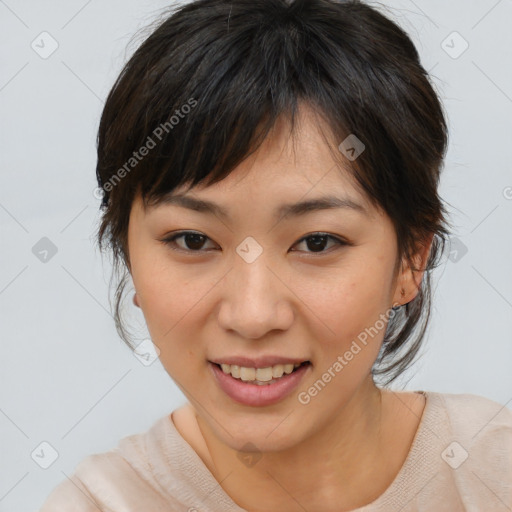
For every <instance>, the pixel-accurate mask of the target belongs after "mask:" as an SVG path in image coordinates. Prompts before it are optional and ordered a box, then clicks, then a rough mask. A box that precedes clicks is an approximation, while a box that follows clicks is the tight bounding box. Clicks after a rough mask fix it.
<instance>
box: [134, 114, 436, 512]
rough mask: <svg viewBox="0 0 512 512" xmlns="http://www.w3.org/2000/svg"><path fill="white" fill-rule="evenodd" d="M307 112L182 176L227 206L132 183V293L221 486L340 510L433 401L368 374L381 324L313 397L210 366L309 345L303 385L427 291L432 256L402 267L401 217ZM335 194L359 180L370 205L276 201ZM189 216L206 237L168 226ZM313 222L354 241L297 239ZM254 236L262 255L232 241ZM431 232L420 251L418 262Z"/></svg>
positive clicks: (374, 476)
mask: <svg viewBox="0 0 512 512" xmlns="http://www.w3.org/2000/svg"><path fill="white" fill-rule="evenodd" d="M300 113H301V116H300V129H299V132H298V136H297V139H296V143H295V145H294V148H295V152H294V150H293V144H292V139H290V137H289V130H288V126H287V123H286V121H285V120H284V119H283V120H282V121H280V122H279V123H277V124H276V125H275V127H274V130H273V132H272V133H271V135H270V136H269V137H267V139H266V140H265V142H264V143H263V145H262V146H261V147H260V148H259V149H258V151H257V152H256V153H254V154H253V155H251V156H250V157H248V158H247V159H246V160H245V161H244V162H242V163H241V164H240V165H239V166H238V167H237V168H236V169H235V170H234V171H233V172H232V173H231V174H230V175H229V176H228V177H227V178H226V179H225V180H223V181H221V182H219V183H216V184H215V185H212V186H210V187H202V186H200V187H196V188H195V189H193V190H192V191H190V192H187V194H189V195H193V196H194V197H196V198H201V199H208V200H211V201H214V202H216V203H218V204H220V205H221V206H223V207H225V208H226V209H227V210H228V211H229V214H230V217H229V218H228V219H223V218H221V217H219V216H217V215H212V214H207V213H203V212H196V211H192V210H188V209H185V208H183V207H180V206H177V205H168V204H165V205H160V206H158V207H156V208H150V209H148V210H147V211H144V210H143V208H142V202H141V200H140V197H137V198H136V200H135V201H134V203H133V206H132V211H131V215H130V221H129V233H128V249H129V255H130V257H129V258H130V261H129V263H130V265H129V268H130V271H131V274H132V278H133V282H134V286H135V289H136V291H137V295H136V300H135V303H136V304H137V305H138V306H139V307H140V308H141V309H142V311H143V314H144V317H145V320H146V323H147V326H148V330H149V332H150V335H151V338H152V340H153V342H154V343H155V345H156V346H157V347H158V348H159V350H160V360H161V362H162V364H163V366H164V367H165V369H166V371H167V372H168V373H169V375H170V376H171V377H172V378H173V379H174V381H175V382H176V384H177V385H178V386H179V387H180V389H181V390H182V391H183V393H184V394H185V396H186V397H187V399H188V400H189V403H190V404H189V405H186V406H184V407H181V408H180V409H178V410H177V411H175V412H174V413H173V415H172V416H171V418H172V419H173V421H174V423H175V425H176V428H177V429H178V431H179V432H180V433H181V434H182V436H183V437H184V438H185V439H186V440H187V441H188V442H189V443H190V444H191V446H192V447H193V448H194V449H195V450H196V452H197V453H198V454H199V456H200V457H201V458H202V460H203V462H204V463H205V465H206V466H207V467H208V469H209V470H210V471H211V472H212V473H213V475H214V476H215V478H216V479H217V480H218V481H219V482H221V483H220V485H221V486H222V487H223V488H224V489H225V491H226V492H227V493H228V494H229V495H230V496H231V497H232V498H233V500H234V501H235V502H236V503H238V504H239V505H240V506H241V507H243V508H245V509H247V510H251V511H266V512H272V511H282V510H287V511H290V512H294V511H301V512H302V511H303V510H304V509H306V510H315V511H317V512H328V511H335V510H336V511H337V512H340V511H343V510H351V509H353V508H356V507H360V506H363V505H365V504H367V503H370V502H371V501H373V500H375V499H376V498H377V497H378V496H379V495H380V494H382V492H384V491H385V489H386V488H387V487H388V486H389V485H390V484H391V482H392V481H393V479H394V478H395V477H396V474H397V473H398V471H399V469H400V467H401V466H402V464H403V462H404V460H405V458H406V456H407V453H408V451H409V449H410V445H411V443H412V440H413V438H414V435H415V433H416V431H417V428H418V425H419V422H420V418H421V414H422V412H423V408H424V397H423V396H422V395H420V394H415V393H405V392H400V393H395V392H392V391H386V390H381V389H379V388H378V387H376V386H375V384H374V382H373V379H372V377H371V374H370V370H371V367H372V364H373V363H374V361H375V359H376V357H377V355H378V352H379V348H380V346H381V342H382V339H383V337H384V334H385V328H383V329H381V330H380V331H379V333H378V334H377V335H375V336H373V337H370V338H369V342H368V343H367V345H366V346H364V348H363V349H362V350H361V351H360V352H359V353H358V354H357V355H355V356H354V358H353V359H352V360H351V361H350V362H349V364H347V365H346V366H345V367H344V368H343V370H342V371H341V372H339V373H337V374H336V377H335V378H333V379H332V380H331V382H329V383H328V384H327V385H326V386H325V388H324V389H323V390H321V392H319V393H318V395H317V396H315V397H314V398H312V399H311V401H310V402H309V403H308V404H306V405H304V404H301V403H300V402H299V401H298V399H297V393H296V392H294V393H292V394H291V395H289V396H288V397H286V398H285V399H284V400H282V401H281V402H279V403H277V404H274V405H271V406H266V407H250V406H245V405H241V404H238V403H236V402H234V401H233V400H231V398H229V397H228V396H227V395H225V394H224V393H223V391H222V390H221V389H220V388H219V387H218V385H217V384H216V382H215V380H214V378H213V376H212V374H211V372H210V368H209V363H208V360H212V359H216V360H218V359H219V358H222V356H227V355H244V356H247V357H256V356H259V355H263V354H272V355H282V356H287V357H290V358H298V359H301V360H309V361H311V363H312V366H311V367H310V368H309V371H308V373H307V374H306V375H305V376H304V379H303V381H302V383H301V385H300V389H299V390H298V391H301V390H307V389H308V388H309V387H310V386H311V385H312V384H313V383H314V382H315V381H316V380H318V379H319V378H320V377H321V375H322V374H323V373H324V372H325V371H326V370H327V369H328V368H329V367H331V366H332V365H333V363H334V362H335V361H336V360H337V357H338V356H339V355H342V354H344V353H345V352H346V351H347V350H348V349H349V347H350V345H351V343H352V342H353V340H355V339H356V338H357V336H358V334H359V333H361V332H362V331H364V330H365V328H369V327H370V326H373V325H375V324H376V322H377V320H378V319H379V318H382V317H381V315H383V314H385V313H386V312H389V310H390V308H391V306H393V305H396V304H404V303H406V302H409V301H410V300H412V299H413V298H414V297H415V295H416V294H417V291H418V286H419V283H420V282H421V277H422V272H412V271H411V269H410V268H409V267H408V266H407V265H406V264H405V262H404V263H403V266H402V269H401V271H400V272H399V274H398V275H396V276H395V275H393V269H394V264H395V261H396V258H397V249H396V235H395V231H394V228H393V225H392V223H391V220H390V219H389V217H387V216H386V215H385V214H384V213H383V212H381V211H379V210H377V209H375V208H373V207H372V206H371V205H370V203H369V202H368V201H367V200H366V198H365V197H364V195H363V194H362V193H361V192H360V191H359V189H358V188H357V187H356V185H355V184H354V182H352V181H351V178H349V175H348V174H347V172H346V170H344V169H342V168H340V166H339V162H336V161H335V160H333V157H332V156H331V153H330V152H329V151H328V149H327V146H326V139H325V138H324V137H323V136H322V121H321V119H319V118H318V117H316V116H315V114H314V112H313V111H312V110H311V109H309V108H307V107H303V108H302V109H301V111H300ZM323 133H327V130H326V127H325V126H324V127H323ZM331 144H333V145H335V146H334V147H336V146H337V143H336V141H331ZM348 163H349V162H347V164H348ZM327 194H333V195H337V196H339V197H346V196H349V197H350V198H351V199H353V200H354V201H356V202H358V203H360V204H362V205H364V206H365V207H366V208H367V209H368V212H369V215H368V216H365V215H363V214H361V213H359V212H357V211H354V210H349V209H332V210H322V211H316V212H310V213H307V214H306V215H302V216H300V217H286V218H281V219H279V220H276V219H274V218H273V216H272V212H273V210H274V208H276V207H277V206H279V205H281V204H283V203H294V202H297V201H299V200H304V199H313V198H317V197H320V196H323V195H327ZM181 230H192V231H196V232H199V233H200V234H203V235H205V236H206V237H207V238H205V239H204V240H202V244H201V240H200V241H199V242H198V241H197V240H196V241H194V240H192V243H191V241H190V239H188V242H189V245H187V239H185V238H183V237H182V238H180V239H177V240H176V241H175V242H174V243H173V244H174V245H165V244H164V243H162V242H161V240H162V239H164V238H166V237H169V236H170V235H171V234H172V233H175V232H177V231H181ZM317 232H326V233H329V234H332V235H333V236H335V237H339V238H341V239H345V240H348V241H349V242H350V244H351V245H346V246H338V245H337V244H336V242H335V241H334V240H330V239H327V242H326V245H325V248H324V249H322V248H320V249H316V247H317V246H315V244H314V243H313V244H312V243H311V242H309V243H308V241H307V240H302V239H303V238H304V237H305V236H306V235H309V236H311V234H312V233H317ZM247 236H251V237H253V238H254V239H255V240H256V241H257V242H258V243H259V245H260V246H261V247H262V249H263V252H262V254H260V255H259V256H258V258H257V259H256V260H255V261H253V262H252V263H247V262H246V261H245V260H244V259H242V258H241V257H240V256H239V255H238V253H237V252H236V248H237V246H239V244H241V242H242V241H243V240H244V239H245V238H246V237H247ZM301 240H302V241H301ZM428 242H429V243H427V244H424V245H423V246H422V249H421V251H419V252H418V255H417V259H416V261H415V262H416V264H417V265H419V268H424V265H425V263H426V260H427V257H428V253H429V249H430V244H431V239H429V241H428ZM190 247H192V248H195V249H196V250H195V252H194V250H193V249H191V248H190ZM187 249H188V252H187ZM201 251H202V252H201ZM402 289H403V290H404V294H403V295H402V293H401V290H402ZM247 442H251V443H252V444H253V445H255V446H256V447H257V450H258V457H260V456H261V457H260V458H259V460H258V462H257V463H256V464H254V465H251V466H247V465H246V464H244V463H243V462H242V460H241V459H240V458H239V456H238V455H239V451H240V450H241V449H242V447H243V446H244V445H245V444H246V443H247Z"/></svg>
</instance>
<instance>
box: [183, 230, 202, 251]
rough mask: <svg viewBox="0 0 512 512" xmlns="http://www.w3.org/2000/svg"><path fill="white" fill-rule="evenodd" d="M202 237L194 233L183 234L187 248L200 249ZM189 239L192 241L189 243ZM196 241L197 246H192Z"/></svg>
mask: <svg viewBox="0 0 512 512" xmlns="http://www.w3.org/2000/svg"><path fill="white" fill-rule="evenodd" d="M202 238H203V235H198V234H196V233H188V234H187V235H185V240H186V242H187V246H188V248H189V249H200V248H201V246H202V245H203V241H202V240H201V239H202ZM190 239H192V243H190ZM195 243H197V244H198V245H197V246H194V244H195Z"/></svg>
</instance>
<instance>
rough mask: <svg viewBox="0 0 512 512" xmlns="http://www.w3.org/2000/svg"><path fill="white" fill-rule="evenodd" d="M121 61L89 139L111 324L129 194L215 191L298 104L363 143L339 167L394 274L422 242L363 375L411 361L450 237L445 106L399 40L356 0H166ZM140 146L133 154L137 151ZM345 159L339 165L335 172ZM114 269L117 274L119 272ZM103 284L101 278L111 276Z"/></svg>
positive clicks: (123, 262)
mask: <svg viewBox="0 0 512 512" xmlns="http://www.w3.org/2000/svg"><path fill="white" fill-rule="evenodd" d="M151 28H152V33H151V35H150V36H149V37H148V38H147V39H146V40H145V41H144V42H143V43H142V44H141V45H140V47H139V48H138V49H137V51H136V52H135V53H134V54H133V56H132V57H131V58H130V59H129V61H128V62H127V63H126V65H125V66H124V68H123V70H122V72H121V73H120V76H119V77H118V79H117V80H116V82H115V84H114V86H113V87H112V90H111V91H110V93H109V95H108V97H107V100H106V103H105V107H104V110H103V113H102V116H101V121H100V126H99V131H98V139H97V146H98V162H97V168H96V175H97V180H98V186H99V187H101V188H102V189H103V190H104V195H103V200H102V204H101V209H102V214H103V215H102V219H101V224H100V226H99V230H98V234H97V239H98V243H99V247H100V250H103V249H104V246H105V238H107V242H108V246H109V249H110V250H111V251H112V255H113V262H114V270H115V273H116V274H117V275H118V278H119V281H118V284H117V288H116V295H115V296H116V303H115V315H114V318H115V322H116V328H117V330H118V332H119V334H120V336H121V338H122V339H123V340H124V341H125V342H126V343H127V344H128V345H129V346H131V343H130V341H129V340H128V333H127V330H126V329H125V328H124V326H123V323H122V322H121V318H120V303H121V299H122V295H123V290H124V288H125V286H126V284H127V282H128V280H129V277H130V275H129V254H128V247H127V233H128V220H129V215H130V210H131V206H132V203H133V200H134V198H135V197H136V194H137V193H139V192H140V193H141V197H142V199H143V202H144V204H150V203H152V202H158V201H159V200H160V199H161V198H162V197H163V195H164V194H166V193H168V192H171V191H173V190H174V189H175V188H176V187H178V186H181V185H187V184H189V185H190V186H194V185H196V184H198V183H203V184H205V185H210V184H214V183H216V182H217V181H219V180H221V179H222V178H224V177H226V176H227V175H228V174H229V173H230V172H231V171H232V170H233V169H234V168H235V167H236V166H237V165H238V164H239V163H240V162H241V161H242V160H243V159H244V158H246V157H247V156H248V155H250V154H251V153H252V152H253V151H255V150H256V149H257V148H258V147H259V145H260V144H261V142H262V141H263V140H264V139H265V137H266V136H267V134H268V133H269V131H270V130H271V128H272V127H273V126H274V124H275V122H276V120H277V118H278V117H279V116H286V117H289V118H290V119H291V125H292V127H293V123H294V119H295V115H296V112H297V109H298V106H299V104H300V103H303V102H305V103H307V104H308V105H309V106H311V107H313V108H314V110H315V111H316V112H318V113H319V114H320V115H321V117H322V118H323V119H324V120H325V121H326V123H327V125H328V126H329V128H330V130H331V132H332V136H333V137H334V138H335V140H337V141H339V142H340V143H341V141H343V140H345V138H346V137H347V136H348V135H349V134H355V135H356V136H357V138H358V139H359V140H360V141H362V143H364V145H365V149H364V151H363V152H362V153H361V154H360V155H359V156H358V158H357V159H355V160H353V161H350V159H347V158H346V155H345V156H343V155H342V154H341V151H337V153H338V155H339V156H340V157H342V158H344V159H345V160H344V164H345V168H347V169H348V170H349V172H350V173H351V174H352V175H353V177H354V178H355V180H356V183H358V185H359V186H360V187H361V190H362V191H363V192H364V193H365V195H366V196H367V197H368V198H369V200H370V201H371V202H372V204H373V205H375V206H376V207H378V208H380V209H382V210H383V211H384V212H385V213H386V214H387V215H388V216H389V217H390V219H391V221H392V222H393V225H394V227H395V230H396V234H397V245H398V258H397V267H396V269H397V270H398V265H399V263H400V261H401V260H402V258H403V257H405V258H407V260H408V261H409V262H411V264H412V263H413V261H412V260H411V258H412V256H413V255H414V254H415V250H416V249H417V248H418V247H419V245H418V244H421V243H422V242H423V241H424V240H426V239H428V236H429V235H433V236H434V238H433V243H432V248H431V251H430V255H429V258H428V262H427V265H426V271H425V273H424V275H423V281H422V283H421V287H420V290H419V292H418V294H417V296H416V297H415V299H414V300H412V301H411V302H410V303H409V304H407V306H406V307H403V308H400V309H399V310H397V311H396V314H395V315H394V316H393V317H392V318H391V319H390V321H389V324H388V328H387V331H386V334H385V337H384V342H383V345H382V349H381V352H380V353H379V356H378V358H377V361H376V362H375V365H374V367H373V369H372V373H373V375H374V376H380V375H382V376H384V377H386V378H387V381H386V382H385V384H389V383H390V382H391V381H393V380H394V379H395V378H396V377H397V376H398V375H400V374H401V373H402V372H403V371H404V370H405V369H406V368H408V367H409V366H410V365H411V364H412V362H413V361H414V359H415V357H416V355H417V353H418V350H419V348H420V345H421V342H422V340H423V338H424V335H425V330H426V327H427V323H428V319H429V316H430V305H431V285H430V278H431V276H430V271H431V270H432V269H433V268H434V267H435V266H436V264H437V262H438V260H439V257H440V256H441V254H442V253H443V251H444V244H445V242H446V239H447V236H448V234H449V231H448V229H447V226H448V224H447V220H446V210H445V207H444V205H443V202H442V200H441V198H440V197H439V195H438V190H437V189H438V185H439V178H440V171H441V167H442V164H443V159H444V155H445V151H446V146H447V127H446V122H445V118H444V115H443V108H442V105H441V103H440V101H439V98H438V96H437V94H436V92H435V91H434V88H433V86H432V84H431V82H430V78H429V76H428V73H427V72H426V71H425V69H424V68H423V67H422V65H421V64H420V62H419V56H418V53H417V51H416V49H415V47H414V44H413V43H412V41H411V40H410V39H409V37H408V36H407V34H406V33H405V32H404V31H403V30H402V29H401V28H400V27H399V26H397V25H396V24H395V23H394V22H393V21H391V20H390V19H389V18H388V17H386V16H385V15H383V14H381V13H380V12H379V11H378V10H377V9H375V8H373V7H370V6H369V5H366V4H364V3H362V2H360V1H354V0H351V1H336V0H295V1H294V0H292V1H285V0H229V1H227V0H195V1H193V2H191V3H188V4H184V5H177V6H173V7H172V8H171V9H169V10H168V11H166V12H165V15H164V19H163V20H161V19H160V20H158V23H157V25H156V28H155V27H151ZM143 148H145V149H143ZM347 164H349V165H347ZM121 274H122V275H121ZM111 283H112V281H111Z"/></svg>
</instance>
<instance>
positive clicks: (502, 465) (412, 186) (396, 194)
mask: <svg viewBox="0 0 512 512" xmlns="http://www.w3.org/2000/svg"><path fill="white" fill-rule="evenodd" d="M446 145H447V130H446V123H445V119H444V115H443V110H442V106H441V104H440V102H439V98H438V97H437V95H436V93H435V91H434V90H433V88H432V86H431V84H430V82H429V78H428V76H427V73H426V72H425V70H424V69H423V67H422V66H421V64H420V62H419V58H418V54H417V51H416V49H415V48H414V45H413V44H412V42H411V41H410V39H409V38H408V36H407V35H406V34H405V33H404V32H403V31H402V30H401V29H400V28H399V27H398V26H397V25H396V24H394V23H393V22H392V21H390V20H389V19H387V18H386V17H384V16H383V15H382V14H380V13H379V12H378V11H377V10H375V9H373V8H371V7H369V6H367V5H365V4H363V3H361V2H358V1H348V2H341V1H335V0H309V1H306V0H296V1H292V2H286V1H284V0H256V1H248V0H235V1H232V2H224V1H222V0H198V1H194V2H192V3H188V4H185V5H182V6H179V7H176V8H175V9H174V10H173V11H172V12H171V13H170V14H169V16H168V17H167V18H166V19H165V20H164V21H163V22H162V23H161V24H160V26H158V27H157V28H156V29H155V30H154V32H153V33H152V34H151V35H150V37H149V38H148V39H147V40H146V41H145V42H144V43H143V44H142V46H141V47H140V48H139V49H138V50H137V52H136V53H135V54H134V55H133V57H132V58H131V59H130V61H129V62H128V63H127V64H126V66H125V68H124V69H123V71H122V73H121V75H120V77H119V78H118V80H117V81H116V83H115V85H114V87H113V88H112V91H111V92H110V94H109V96H108V98H107V101H106V103H105V107H104V111H103V114H102V118H101V123H100V127H99V134H98V164H97V178H98V184H99V186H100V187H101V188H102V189H103V191H104V196H103V203H102V207H103V217H102V223H101V225H100V228H99V231H98V241H99V245H100V247H101V248H104V246H105V241H107V242H108V247H109V248H110V249H111V250H112V253H113V255H114V258H115V263H116V265H117V266H116V268H117V270H120V271H124V275H123V277H122V279H121V280H120V283H119V285H118V289H117V305H116V324H117V327H118V330H119V333H120V334H121V336H122V337H123V339H124V340H125V341H126V342H127V343H128V344H129V345H130V346H133V343H132V342H131V340H130V339H129V336H128V333H127V331H126V329H125V328H124V326H123V324H122V323H121V320H120V317H119V311H120V308H119V304H120V301H121V297H122V293H123V290H124V289H125V286H126V284H127V282H128V281H129V280H130V279H132V280H133V284H134V288H135V290H136V293H135V295H134V298H133V301H134V304H135V305H136V306H138V307H140V308H141V310H142V312H143V314H144V318H145V321H146V324H147V327H148V330H149V332H150V335H151V339H152V342H153V343H154V345H155V347H156V349H157V351H158V353H159V357H160V360H161V362H162V364H163V365H164V367H165V369H166V370H167V372H168V373H169V375H170V376H171V377H172V379H173V380H174V381H175V382H176V384H177V385H178V386H179V387H180V389H181V390H182V391H183V393H184V395H185V396H186V397H187V399H188V403H187V404H186V405H185V406H183V407H180V408H179V409H177V410H175V411H173V412H172V413H171V414H169V415H166V416H164V417H162V418H160V419H159V420H158V421H157V422H156V423H155V424H154V426H153V427H152V428H151V429H150V430H149V431H148V432H146V433H141V434H134V435H133V436H130V437H128V438H124V439H123V440H121V442H120V443H119V446H118V447H117V448H116V449H114V450H111V451H110V452H107V453H103V454H95V455H91V456H89V457H87V458H86V459H85V460H84V461H82V462H81V464H79V465H78V467H77V468H76V471H75V474H74V475H73V477H72V479H71V480H66V481H64V482H62V483H61V484H60V485H59V486H58V487H57V488H56V489H55V490H54V492H53V493H52V494H51V496H50V497H49V498H48V500H47V502H46V503H45V505H44V506H43V508H42V511H43V512H47V511H60V510H71V509H72V510H76V511H93V510H94V511H96V510H109V511H110V510H112V511H116V512H127V511H142V510H144V511H151V512H156V511H164V510H165V511H169V510H172V511H189V512H192V511H203V510H205V511H206V510H208V511H223V512H225V511H243V510H250V511H258V512H263V511H265V512H274V511H283V510H286V511H287V512H295V511H304V510H308V511H315V512H331V511H332V512H334V511H336V512H341V511H356V510H357V511H398V510H401V511H407V510H425V511H427V510H428V511H433V510H435V511H440V510H449V511H451V512H452V511H459V510H460V511H462V510H474V511H477V510H478V511H481V510H486V511H487V510H489V511H490V510H506V509H507V507H508V508H510V507H512V412H511V411H510V410H509V409H507V408H505V407H503V406H501V405H500V404H498V403H496V402H493V401H491V400H489V399H486V398H483V397H479V396H476V395H468V394H466V395H454V394H442V393H434V392H425V391H416V392H395V391H391V390H389V389H386V386H387V385H388V384H390V383H391V382H392V381H393V380H395V379H396V378H397V377H398V376H399V375H400V374H402V373H403V372H404V371H405V370H406V369H407V368H408V367H409V366H410V365H411V363H412V362H413V361H414V358H415V356H416V354H417V352H418V350H419V348H420V346H421V342H422V340H423V338H424V334H425V329H426V327H427V323H428V318H429V314H430V271H431V270H432V269H433V268H434V267H435V265H436V263H437V261H438V259H439V256H440V255H441V254H442V250H443V247H444V243H445V241H446V237H447V235H448V233H449V231H448V228H447V225H448V224H447V220H446V210H445V207H444V205H443V203H442V200H441V198H440V197H439V195H438V191H437V188H438V184H439V177H440V171H441V168H442V163H443V158H444V155H445V151H446ZM500 507H501V508H500Z"/></svg>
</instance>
